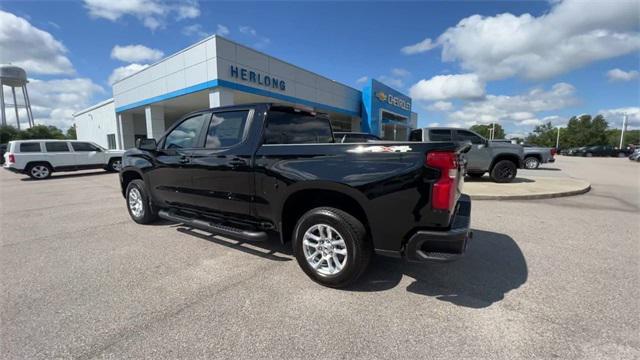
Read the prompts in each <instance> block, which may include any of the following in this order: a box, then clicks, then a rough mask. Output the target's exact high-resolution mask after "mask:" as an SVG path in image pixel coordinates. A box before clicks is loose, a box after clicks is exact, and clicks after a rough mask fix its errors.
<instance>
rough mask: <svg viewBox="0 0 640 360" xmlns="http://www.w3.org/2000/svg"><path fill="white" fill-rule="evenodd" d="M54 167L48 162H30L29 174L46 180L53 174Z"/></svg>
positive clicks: (33, 177)
mask: <svg viewBox="0 0 640 360" xmlns="http://www.w3.org/2000/svg"><path fill="white" fill-rule="evenodd" d="M52 172H53V169H52V168H51V165H49V164H47V163H35V164H30V165H29V167H28V168H27V175H29V177H30V178H32V179H34V180H44V179H47V178H49V177H50V176H51V173H52Z"/></svg>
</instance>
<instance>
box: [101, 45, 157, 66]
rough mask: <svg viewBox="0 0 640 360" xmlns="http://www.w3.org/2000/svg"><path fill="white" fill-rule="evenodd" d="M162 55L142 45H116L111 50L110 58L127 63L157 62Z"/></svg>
mask: <svg viewBox="0 0 640 360" xmlns="http://www.w3.org/2000/svg"><path fill="white" fill-rule="evenodd" d="M163 56H164V53H163V52H162V51H160V50H158V49H151V48H148V47H146V46H144V45H126V46H120V45H116V46H114V47H113V49H112V50H111V58H112V59H116V60H120V61H124V62H128V63H135V62H143V61H152V62H153V61H157V60H160V59H162V57H163Z"/></svg>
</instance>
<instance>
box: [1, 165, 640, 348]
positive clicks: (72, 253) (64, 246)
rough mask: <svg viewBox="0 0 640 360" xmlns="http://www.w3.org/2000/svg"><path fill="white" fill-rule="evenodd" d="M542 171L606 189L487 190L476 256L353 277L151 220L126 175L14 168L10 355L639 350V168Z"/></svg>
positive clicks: (4, 241) (5, 330)
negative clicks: (334, 281)
mask: <svg viewBox="0 0 640 360" xmlns="http://www.w3.org/2000/svg"><path fill="white" fill-rule="evenodd" d="M553 169H556V170H553ZM558 169H561V171H560V170H558ZM537 171H538V172H540V173H543V172H545V173H548V174H550V175H551V176H559V175H558V174H563V175H562V176H572V177H578V178H583V179H586V180H587V181H589V182H591V184H592V189H591V191H590V192H589V193H587V194H584V195H580V196H575V197H567V198H557V199H548V200H530V201H476V202H474V204H473V213H472V226H473V228H474V231H475V238H474V240H473V242H472V244H471V246H470V249H469V251H468V254H467V256H466V257H465V258H463V259H462V260H460V261H458V262H455V263H449V264H424V265H420V264H418V265H408V264H405V263H403V262H401V261H397V260H392V259H385V258H380V257H378V258H375V259H374V261H373V263H372V265H371V267H370V270H369V272H368V273H367V274H366V275H365V277H364V278H363V279H362V281H361V282H360V283H359V284H358V285H357V286H355V287H353V288H351V289H348V290H333V289H328V288H323V287H321V286H319V285H316V284H315V283H313V282H312V281H310V280H309V279H308V278H307V277H306V276H305V275H304V273H303V272H302V271H301V270H299V268H298V266H297V264H296V262H295V260H294V259H293V257H292V256H291V252H290V249H289V248H288V247H286V246H280V245H278V244H277V243H268V244H256V245H252V244H242V243H238V242H237V241H233V240H228V239H223V238H217V237H212V236H209V235H207V234H206V233H202V232H197V231H193V230H190V229H187V228H184V227H182V226H179V225H176V224H169V223H161V224H158V225H152V226H141V225H136V224H135V223H133V221H131V220H130V219H129V216H128V214H127V211H126V208H125V203H124V200H123V198H122V196H121V195H120V192H119V184H118V180H117V175H114V174H107V173H103V172H94V173H82V174H79V173H76V174H72V173H69V174H64V175H58V174H54V177H53V178H51V179H50V180H46V181H31V180H27V179H26V178H24V177H22V176H19V175H15V174H11V173H9V172H7V171H2V172H1V173H0V191H1V194H0V196H1V197H0V201H1V202H0V207H1V209H0V212H1V213H0V215H1V218H0V226H1V229H0V233H1V246H2V250H1V251H0V277H1V278H2V280H1V284H2V289H1V290H2V291H1V292H0V299H1V310H0V331H1V333H0V341H1V349H0V350H1V354H0V357H1V358H3V359H39V358H54V357H56V358H58V357H61V358H79V359H88V358H105V357H106V358H329V357H331V358H372V357H373V358H398V359H401V358H450V359H458V358H500V359H507V358H509V359H510V358H530V357H540V358H554V357H560V358H593V359H603V358H629V359H633V358H635V359H637V358H638V357H640V315H639V312H640V166H638V164H637V163H632V162H630V161H628V160H627V159H613V158H593V159H586V158H568V157H559V158H558V161H557V163H556V164H552V165H548V166H547V165H545V166H544V167H543V169H541V170H537Z"/></svg>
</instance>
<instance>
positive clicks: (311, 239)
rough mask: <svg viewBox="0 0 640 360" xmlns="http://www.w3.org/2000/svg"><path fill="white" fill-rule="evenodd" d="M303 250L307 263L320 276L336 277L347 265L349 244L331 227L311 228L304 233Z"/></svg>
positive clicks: (323, 225) (320, 225)
mask: <svg viewBox="0 0 640 360" xmlns="http://www.w3.org/2000/svg"><path fill="white" fill-rule="evenodd" d="M302 248H303V252H304V256H305V258H306V260H307V263H308V264H309V265H311V267H312V268H313V269H314V270H315V272H317V273H318V274H319V275H323V276H329V275H331V276H332V275H336V274H338V273H340V272H341V271H342V270H343V269H344V267H345V265H346V264H347V258H348V256H349V253H348V251H347V244H346V243H345V241H344V238H343V237H342V235H340V233H339V232H338V231H337V230H336V229H335V228H333V227H332V226H330V225H326V224H316V225H313V226H311V227H310V228H309V229H308V230H307V231H306V232H305V233H304V236H303V238H302Z"/></svg>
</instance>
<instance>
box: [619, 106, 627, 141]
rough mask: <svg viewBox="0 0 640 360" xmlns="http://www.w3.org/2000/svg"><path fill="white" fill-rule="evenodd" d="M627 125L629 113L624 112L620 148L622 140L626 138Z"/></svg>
mask: <svg viewBox="0 0 640 360" xmlns="http://www.w3.org/2000/svg"><path fill="white" fill-rule="evenodd" d="M626 127H627V114H624V117H623V118H622V131H621V132H620V146H618V149H622V141H623V140H624V130H625V129H626Z"/></svg>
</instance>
